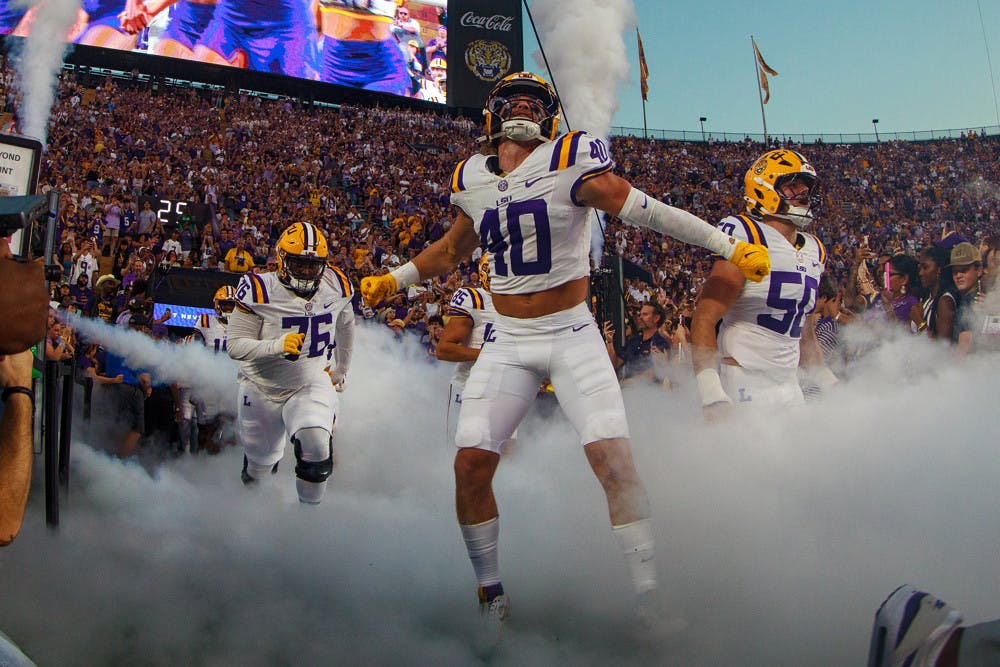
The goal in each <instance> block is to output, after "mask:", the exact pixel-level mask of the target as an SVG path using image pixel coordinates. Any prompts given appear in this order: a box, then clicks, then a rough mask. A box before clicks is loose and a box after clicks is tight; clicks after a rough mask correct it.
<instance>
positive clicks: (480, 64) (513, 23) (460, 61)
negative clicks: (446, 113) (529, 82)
mask: <svg viewBox="0 0 1000 667" xmlns="http://www.w3.org/2000/svg"><path fill="white" fill-rule="evenodd" d="M448 13H449V21H448V31H449V33H450V35H449V40H450V42H451V44H450V45H449V52H450V57H449V58H448V106H453V107H460V108H465V109H475V108H481V107H482V106H483V101H484V100H485V99H486V95H487V94H488V93H489V92H490V90H491V89H492V88H493V86H495V85H496V83H497V81H499V80H500V79H502V78H503V77H505V76H507V75H508V74H510V73H511V72H519V71H521V69H523V68H524V53H523V52H524V37H523V35H522V33H521V3H520V2H517V1H516V0H451V2H450V3H449V5H448Z"/></svg>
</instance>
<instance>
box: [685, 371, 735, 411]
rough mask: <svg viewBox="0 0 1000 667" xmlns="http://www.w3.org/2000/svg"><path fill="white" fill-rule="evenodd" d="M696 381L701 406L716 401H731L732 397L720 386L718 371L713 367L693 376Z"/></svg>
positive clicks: (712, 403) (706, 405)
mask: <svg viewBox="0 0 1000 667" xmlns="http://www.w3.org/2000/svg"><path fill="white" fill-rule="evenodd" d="M694 377H695V380H697V381H698V395H699V396H701V405H702V407H708V406H709V405H714V404H716V403H732V402H733V399H731V398H729V394H727V393H726V390H725V389H723V388H722V380H721V379H719V371H718V370H716V369H714V368H706V369H705V370H703V371H701V372H700V373H698V374H697V375H695V376H694Z"/></svg>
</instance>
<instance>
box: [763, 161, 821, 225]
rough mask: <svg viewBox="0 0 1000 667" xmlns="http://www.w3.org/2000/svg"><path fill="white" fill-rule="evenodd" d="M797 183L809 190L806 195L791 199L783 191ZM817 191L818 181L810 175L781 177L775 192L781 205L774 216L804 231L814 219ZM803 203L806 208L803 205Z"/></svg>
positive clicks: (776, 183) (776, 184)
mask: <svg viewBox="0 0 1000 667" xmlns="http://www.w3.org/2000/svg"><path fill="white" fill-rule="evenodd" d="M795 183H802V184H804V185H805V186H806V187H808V188H809V190H808V191H806V192H805V193H804V195H802V196H800V197H795V198H789V197H786V196H785V195H783V194H782V190H784V189H785V188H786V187H787V186H789V185H793V184H795ZM815 190H816V179H815V178H813V177H812V176H811V175H809V174H790V175H788V176H782V177H780V178H779V179H778V180H777V181H776V182H775V187H774V191H775V193H776V194H777V195H778V198H779V199H780V201H781V203H780V204H779V205H778V211H777V212H776V213H774V214H772V215H774V217H776V218H781V219H782V220H786V221H788V222H790V223H792V224H793V225H795V226H796V227H798V228H799V229H804V228H805V227H806V226H808V225H809V223H810V222H812V219H813V214H812V196H813V192H815ZM803 202H804V203H805V206H803V205H802V203H803Z"/></svg>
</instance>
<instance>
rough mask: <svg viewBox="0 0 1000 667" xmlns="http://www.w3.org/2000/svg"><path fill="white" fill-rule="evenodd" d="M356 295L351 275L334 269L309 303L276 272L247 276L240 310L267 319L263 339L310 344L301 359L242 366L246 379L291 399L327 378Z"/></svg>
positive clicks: (248, 361) (265, 359) (268, 360)
mask: <svg viewBox="0 0 1000 667" xmlns="http://www.w3.org/2000/svg"><path fill="white" fill-rule="evenodd" d="M353 294H354V289H353V287H352V286H351V283H350V281H349V280H348V278H347V276H346V275H344V273H343V272H342V271H341V270H340V269H337V268H335V267H330V266H328V267H327V269H326V271H324V272H323V278H322V280H321V281H320V285H319V289H317V290H316V292H315V294H313V295H312V297H311V298H310V299H308V300H307V299H305V298H303V297H301V296H299V295H298V294H296V293H295V292H293V291H292V290H290V289H288V288H287V287H285V286H284V285H282V284H281V282H279V281H278V274H277V273H276V272H272V273H262V274H253V273H245V274H243V277H242V278H240V283H239V285H238V286H237V287H236V303H237V306H236V307H237V308H238V309H240V310H241V311H242V312H249V313H253V314H255V315H257V316H258V317H260V318H261V319H263V323H262V324H261V329H260V336H259V340H276V339H279V338H283V337H284V336H285V335H286V334H290V333H304V334H305V340H304V341H303V343H302V352H301V354H299V355H296V356H294V357H291V356H289V355H267V356H263V357H259V358H254V359H246V360H244V361H241V362H240V365H241V375H242V376H244V377H246V378H248V379H250V380H251V381H252V382H254V384H256V385H258V386H260V387H261V388H262V389H265V390H267V389H273V390H277V391H278V392H280V393H285V394H287V393H290V392H293V391H295V390H297V389H300V388H301V387H303V386H304V385H306V384H308V382H309V381H310V380H312V379H315V378H316V377H317V376H318V375H319V374H323V369H325V368H326V367H327V366H329V365H330V364H331V360H332V359H333V350H334V347H335V346H336V342H335V340H334V335H335V331H336V326H337V321H338V318H340V317H341V316H342V315H343V316H345V317H346V316H349V317H353V316H354V312H353V310H351V296H352V295H353ZM345 311H346V312H345Z"/></svg>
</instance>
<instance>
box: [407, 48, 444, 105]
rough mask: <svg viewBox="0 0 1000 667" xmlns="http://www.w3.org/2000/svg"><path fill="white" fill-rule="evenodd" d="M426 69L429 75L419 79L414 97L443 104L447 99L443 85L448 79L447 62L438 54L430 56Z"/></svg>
mask: <svg viewBox="0 0 1000 667" xmlns="http://www.w3.org/2000/svg"><path fill="white" fill-rule="evenodd" d="M428 70H429V72H430V76H429V77H424V78H423V79H421V80H420V90H418V91H417V94H416V95H415V96H414V97H417V98H419V99H421V100H427V101H428V102H438V103H441V104H443V103H444V102H445V101H447V98H446V93H445V86H446V85H447V81H448V62H447V61H446V60H445V59H444V58H442V57H440V56H438V57H437V58H432V59H431V63H430V65H429V66H428Z"/></svg>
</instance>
